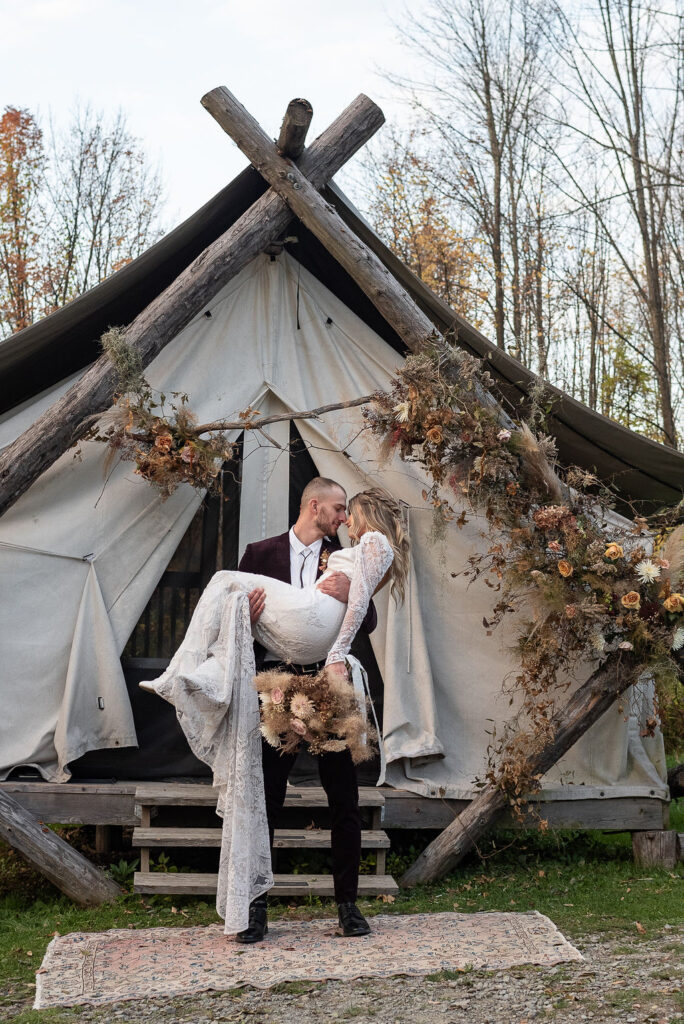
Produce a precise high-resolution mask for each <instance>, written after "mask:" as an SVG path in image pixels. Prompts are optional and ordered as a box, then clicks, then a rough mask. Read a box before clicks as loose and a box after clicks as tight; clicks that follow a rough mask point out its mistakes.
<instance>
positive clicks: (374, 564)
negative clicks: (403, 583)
mask: <svg viewBox="0 0 684 1024" xmlns="http://www.w3.org/2000/svg"><path fill="white" fill-rule="evenodd" d="M393 558H394V554H393V552H392V548H391V546H390V542H389V541H388V540H387V537H385V536H384V534H382V533H375V532H368V533H364V534H363V536H362V537H361V541H360V543H359V547H358V553H357V555H356V562H355V564H354V574H353V576H352V578H351V585H350V587H349V600H348V602H347V611H346V614H345V616H344V619H343V620H342V625H341V627H340V631H339V633H338V634H337V639H336V640H335V643H334V644H333V646H332V649H331V651H330V654H329V655H328V657H327V660H326V665H330V664H331V663H332V662H335V661H344V659H345V656H346V655H347V654H348V653H349V648H350V647H351V645H352V641H353V639H354V637H355V636H356V634H357V632H358V629H359V626H360V625H361V623H362V622H363V618H364V616H365V614H366V611H367V610H368V605H369V604H370V599H371V597H372V596H373V592H374V591H375V588H376V587H377V585H378V583H379V582H380V580H381V579H382V577H383V576H384V575H385V573H386V572H387V570H388V569H389V567H390V565H391V564H392V559H393Z"/></svg>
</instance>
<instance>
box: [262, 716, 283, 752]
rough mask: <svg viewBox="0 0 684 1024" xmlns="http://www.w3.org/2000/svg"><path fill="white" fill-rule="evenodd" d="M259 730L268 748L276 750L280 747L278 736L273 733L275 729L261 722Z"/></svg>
mask: <svg viewBox="0 0 684 1024" xmlns="http://www.w3.org/2000/svg"><path fill="white" fill-rule="evenodd" d="M259 728H260V730H261V735H262V736H263V737H264V739H265V740H266V742H267V743H268V744H269V746H271V747H275V748H276V750H278V748H279V747H280V745H281V744H280V736H279V735H278V733H277V732H276V731H275V729H274V728H273V727H272V726H271V725H269V723H268V722H262V723H261V725H260V726H259Z"/></svg>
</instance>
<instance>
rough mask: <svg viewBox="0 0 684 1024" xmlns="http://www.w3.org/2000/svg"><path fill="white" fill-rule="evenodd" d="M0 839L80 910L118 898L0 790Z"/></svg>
mask: <svg viewBox="0 0 684 1024" xmlns="http://www.w3.org/2000/svg"><path fill="white" fill-rule="evenodd" d="M0 837H2V838H3V839H4V840H5V842H7V843H9V845H10V846H12V847H13V848H14V849H15V850H17V851H18V852H19V853H20V854H21V855H22V856H23V857H25V858H26V860H27V861H28V862H29V864H31V866H32V867H34V868H36V869H37V870H38V871H40V872H41V874H43V875H45V877H46V878H48V879H49V880H50V881H51V882H52V884H53V885H56V886H57V888H58V889H61V890H62V892H63V893H64V894H65V895H66V896H68V897H69V899H71V900H73V901H74V903H78V904H79V906H81V907H97V906H99V905H100V904H101V903H109V902H111V901H112V900H115V899H117V898H118V897H119V896H120V895H121V890H120V889H119V886H118V885H116V883H115V882H113V881H112V879H111V878H108V877H107V875H105V874H104V873H103V872H102V871H100V870H99V869H98V868H96V867H95V865H94V864H91V862H90V861H89V860H88V859H87V858H86V857H84V856H83V854H81V853H79V852H78V850H74V848H73V846H69V844H68V843H66V842H65V841H64V840H63V839H60V837H59V836H58V835H56V833H54V832H53V831H52V829H49V828H48V827H47V825H43V823H42V822H40V821H38V820H37V819H36V818H34V817H33V815H32V814H29V813H28V811H26V810H24V808H23V807H22V806H21V804H19V803H17V801H16V800H14V799H13V798H12V797H11V796H9V794H8V793H4V792H3V791H2V790H0Z"/></svg>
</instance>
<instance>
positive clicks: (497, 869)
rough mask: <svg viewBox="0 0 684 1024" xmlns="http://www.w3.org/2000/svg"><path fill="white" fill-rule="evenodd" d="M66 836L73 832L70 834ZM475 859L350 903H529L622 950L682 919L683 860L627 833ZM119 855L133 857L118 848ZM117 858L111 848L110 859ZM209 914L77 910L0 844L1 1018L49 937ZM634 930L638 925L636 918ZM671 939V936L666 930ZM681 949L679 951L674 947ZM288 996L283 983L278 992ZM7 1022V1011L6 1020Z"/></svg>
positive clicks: (24, 998) (324, 906) (23, 995)
mask: <svg viewBox="0 0 684 1024" xmlns="http://www.w3.org/2000/svg"><path fill="white" fill-rule="evenodd" d="M683 805H684V801H681V800H680V801H678V806H675V805H673V806H672V808H671V826H672V827H676V828H678V830H679V831H684V806H683ZM70 838H72V839H73V840H74V841H76V840H77V833H75V832H74V833H72V835H71V836H70ZM428 838H429V837H426V836H425V834H424V833H415V832H414V833H411V834H407V833H394V834H393V836H392V839H393V852H392V855H391V857H392V860H391V862H390V863H391V869H392V870H393V871H394V872H395V873H396V874H397V875H398V874H400V873H401V871H402V870H403V869H404V868H405V867H407V866H408V864H409V863H410V862H411V861H412V860H413V859H414V857H415V855H416V853H417V852H418V851H419V849H420V847H421V845H423V844H424V843H425V842H427V839H428ZM480 853H481V856H482V859H480V858H477V857H471V858H470V859H469V860H468V861H467V862H465V863H464V864H463V865H462V866H460V867H459V869H458V870H456V871H455V872H453V874H451V875H450V876H448V877H447V878H445V879H443V880H442V881H440V882H438V883H436V884H433V885H429V886H420V887H417V888H415V889H412V890H410V891H408V890H407V891H401V892H400V893H399V894H398V895H397V897H396V898H395V899H394V900H393V901H388V902H386V901H383V900H381V899H378V900H375V899H367V900H360V901H359V906H360V907H361V910H362V911H363V913H364V914H366V916H372V915H373V914H376V913H425V912H433V913H434V912H442V911H453V910H456V911H458V912H460V913H475V912H478V911H494V910H499V911H522V912H524V911H528V910H538V911H540V912H541V913H542V914H546V915H547V916H548V917H550V918H551V919H552V920H553V921H554V922H555V923H556V924H557V925H558V927H559V928H560V929H561V931H563V932H565V933H566V934H567V935H568V937H570V938H572V939H578V938H581V936H582V935H586V934H596V933H602V932H605V933H610V934H611V935H613V936H614V935H616V934H617V935H620V934H624V936H625V951H633V948H634V943H635V942H637V941H640V940H642V939H649V938H652V937H654V936H655V935H662V938H663V941H664V943H665V944H667V942H668V932H667V931H663V927H664V925H666V924H669V925H682V924H683V923H684V890H683V886H682V882H683V881H684V871H683V870H682V869H683V865H682V864H681V863H680V865H679V866H678V868H677V869H676V870H675V871H673V872H666V871H654V870H650V871H642V870H638V869H637V868H636V867H635V866H634V863H633V861H632V858H631V844H630V837H629V835H627V834H620V835H604V834H601V833H592V832H589V833H582V832H575V833H551V834H540V833H533V832H530V833H524V834H523V833H512V832H511V833H498V834H497V835H496V836H495V837H494V839H493V840H490V841H489V842H487V843H486V844H484V845H483V846H482V847H481V849H480ZM128 856H129V857H130V859H131V860H132V859H133V855H132V854H131V853H130V851H129V853H128ZM120 857H121V854H120V853H118V852H117V853H116V854H113V855H112V857H111V860H112V861H113V862H114V863H116V862H118V861H119V860H120ZM333 913H334V905H333V904H332V903H331V902H330V901H325V900H321V899H318V898H312V899H306V898H302V899H300V900H287V901H282V902H281V903H279V904H278V903H276V902H275V901H273V904H272V907H271V910H270V915H271V917H273V918H275V917H286V918H290V919H307V918H313V917H321V916H329V915H331V914H333ZM216 920H217V916H216V911H215V909H214V906H213V900H212V899H211V898H208V899H200V898H191V897H172V896H146V897H143V896H137V895H133V894H131V893H126V894H122V896H121V898H120V899H119V900H118V901H117V902H116V903H115V904H113V905H110V906H105V907H100V908H95V909H87V910H85V909H80V908H78V907H75V906H74V905H73V904H72V903H70V902H69V901H68V900H67V899H65V898H64V897H62V896H61V895H60V894H59V893H58V892H57V891H56V890H55V889H53V888H52V886H50V885H49V883H47V882H46V881H45V880H44V879H42V878H41V877H40V876H39V875H37V874H35V873H34V872H33V871H31V870H30V869H29V868H27V867H26V866H25V865H24V864H23V862H22V861H21V860H20V858H19V857H18V856H17V855H16V854H14V853H13V851H11V850H9V849H8V848H7V847H4V848H0V1019H3V1007H5V1008H7V1007H8V1006H9V1005H13V1006H15V1007H16V1006H17V1005H20V1006H23V1007H29V1006H30V1005H31V1002H32V996H33V989H34V981H35V971H36V970H37V969H38V967H39V966H40V963H41V960H42V957H43V954H44V952H45V949H46V947H47V945H48V943H49V941H50V939H51V938H52V936H53V935H54V933H55V932H59V933H60V934H62V935H64V934H67V933H69V932H77V931H104V930H106V929H108V928H126V927H130V928H149V927H153V926H157V925H164V926H180V927H187V926H190V925H198V924H209V923H212V922H215V921H216ZM637 922H638V923H639V925H640V926H641V928H643V929H645V931H644V932H641V931H639V929H637V924H636V923H637ZM669 942H670V945H672V946H673V948H676V949H677V951H680V950H682V943H681V942H680V941H679V940H676V939H675V937H674V936H670V938H669ZM682 951H684V950H682ZM288 991H289V989H288ZM77 1016H78V1013H77V1011H66V1010H58V1011H41V1012H39V1013H34V1012H33V1011H30V1010H28V1009H26V1010H24V1011H23V1012H22V1013H21V1014H20V1016H18V1017H15V1018H13V1019H14V1020H15V1021H16V1024H32V1022H34V1021H35V1022H39V1021H40V1022H48V1021H49V1022H54V1024H66V1022H71V1021H74V1020H76V1019H77ZM5 1019H7V1018H5Z"/></svg>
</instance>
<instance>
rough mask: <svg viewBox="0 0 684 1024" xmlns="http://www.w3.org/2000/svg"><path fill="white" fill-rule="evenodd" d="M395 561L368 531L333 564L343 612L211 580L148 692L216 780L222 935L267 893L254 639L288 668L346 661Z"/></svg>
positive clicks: (232, 579)
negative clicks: (255, 616) (344, 583)
mask: <svg viewBox="0 0 684 1024" xmlns="http://www.w3.org/2000/svg"><path fill="white" fill-rule="evenodd" d="M392 558H393V554H392V548H391V546H390V544H389V541H388V540H387V538H386V537H385V536H384V535H383V534H381V533H376V532H374V531H370V532H368V533H364V534H363V535H362V537H361V540H360V542H359V544H358V545H357V546H356V547H353V548H344V549H343V550H341V551H334V552H333V553H332V554H331V555H330V559H329V561H328V565H327V568H326V572H325V573H324V577H325V576H326V575H328V574H329V573H331V572H343V573H345V575H347V576H348V577H349V579H350V587H349V599H348V603H347V604H346V605H345V604H342V603H341V602H340V601H337V600H335V598H333V597H330V596H328V595H327V594H323V593H321V591H320V590H318V589H317V588H316V585H315V584H314V585H312V586H309V587H304V588H302V589H300V588H298V587H293V586H290V584H288V583H282V582H281V581H280V580H274V579H271V577H269V576H260V575H256V574H254V573H242V572H230V571H227V572H217V573H216V575H215V576H213V577H212V579H211V580H210V581H209V584H208V585H207V587H206V589H205V591H204V593H203V594H202V596H201V598H200V600H199V601H198V603H197V607H196V609H195V612H194V614H193V616H192V619H191V621H190V625H189V626H188V631H187V633H186V634H185V638H184V640H183V642H182V644H181V645H180V647H179V648H178V650H177V652H176V654H175V655H174V657H173V659H172V661H171V663H170V665H169V667H168V668H167V669H166V671H165V672H164V674H163V675H161V676H160V677H159V678H158V679H156V680H154V682H153V683H152V684H147V686H146V688H152V687H153V688H154V691H155V693H157V694H159V696H160V697H163V698H164V699H165V700H168V701H169V702H170V703H171V704H173V705H174V706H175V708H176V714H177V716H178V721H179V722H180V724H181V726H182V728H183V731H184V733H185V735H186V737H187V740H188V743H189V745H190V747H191V749H192V751H193V753H194V754H195V755H196V756H197V757H198V758H199V759H200V760H201V761H204V762H205V763H206V764H208V765H209V767H210V768H211V770H212V772H213V778H214V786H215V787H216V789H217V790H218V802H217V813H218V814H220V815H221V816H222V818H223V838H222V844H221V856H220V863H219V874H218V890H217V894H216V909H217V910H218V912H219V914H220V916H221V917H223V918H224V920H225V932H226V934H227V935H231V934H233V933H234V932H238V931H242V929H243V928H246V927H247V924H248V916H249V915H248V912H249V904H250V902H251V901H252V900H253V899H255V898H256V897H257V896H261V895H262V894H263V893H265V892H267V891H268V889H270V888H271V886H272V885H273V873H272V870H271V854H270V848H269V841H268V824H267V820H266V805H265V802H264V783H263V773H262V768H261V734H260V731H259V724H260V722H259V701H258V697H257V693H256V690H255V688H254V685H253V679H254V674H255V664H254V649H253V644H252V638H253V636H254V637H255V638H256V639H257V640H258V641H259V642H260V643H262V644H263V645H264V646H265V647H266V648H268V649H269V650H271V651H273V652H274V653H275V654H277V655H278V657H280V658H281V659H282V660H283V661H291V662H292V663H293V664H297V665H308V664H311V663H312V662H314V661H321V660H322V659H323V658H326V662H327V664H330V663H331V662H336V661H343V660H344V658H345V656H346V655H347V654H348V652H349V648H350V646H351V643H352V641H353V639H354V637H355V636H356V633H357V631H358V629H359V626H360V625H361V623H362V622H363V619H364V616H365V614H366V611H367V609H368V605H369V602H370V599H371V597H372V596H373V593H374V591H375V589H376V588H377V586H378V584H379V583H380V582H381V580H382V579H383V577H384V576H385V574H386V573H387V570H388V569H389V567H390V565H391V564H392ZM324 577H323V578H324ZM255 587H263V588H264V590H265V591H266V603H265V608H264V612H263V614H262V616H261V618H260V619H259V622H258V623H256V624H255V626H254V627H251V626H250V621H249V602H248V599H247V595H248V594H249V592H250V591H251V590H253V589H254V588H255Z"/></svg>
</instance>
